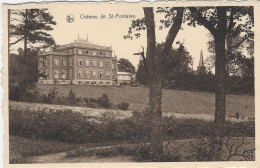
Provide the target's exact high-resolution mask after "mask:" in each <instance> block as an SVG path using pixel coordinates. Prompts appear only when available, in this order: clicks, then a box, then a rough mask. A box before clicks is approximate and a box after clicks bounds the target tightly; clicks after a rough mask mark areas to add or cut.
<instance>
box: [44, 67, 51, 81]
mask: <svg viewBox="0 0 260 168" xmlns="http://www.w3.org/2000/svg"><path fill="white" fill-rule="evenodd" d="M49 73H50V71H49V69H46V71H45V75H46V78H47V79H49Z"/></svg>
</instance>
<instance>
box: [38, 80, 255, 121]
mask: <svg viewBox="0 0 260 168" xmlns="http://www.w3.org/2000/svg"><path fill="white" fill-rule="evenodd" d="M37 86H38V87H39V89H40V92H41V93H44V94H47V93H48V92H49V90H50V89H52V88H54V87H57V88H58V91H59V94H61V95H63V96H67V95H68V93H69V91H70V89H72V90H73V91H74V92H76V96H78V97H88V98H91V97H92V98H97V97H100V96H101V95H102V94H107V95H108V97H109V99H110V101H111V102H112V103H115V104H117V103H120V102H122V101H125V102H128V103H129V104H130V105H129V109H130V110H142V109H144V108H145V107H147V103H148V88H146V87H130V86H122V87H107V86H106V87H105V86H86V85H41V84H38V85H37ZM162 111H163V112H167V113H184V114H185V113H189V114H211V115H214V111H215V94H214V93H208V92H195V91H180V90H168V89H164V90H163V97H162ZM236 113H239V115H240V116H247V117H254V116H255V97H254V96H251V95H227V115H235V114H236Z"/></svg>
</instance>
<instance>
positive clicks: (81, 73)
mask: <svg viewBox="0 0 260 168" xmlns="http://www.w3.org/2000/svg"><path fill="white" fill-rule="evenodd" d="M78 77H79V78H83V72H82V70H79V71H78Z"/></svg>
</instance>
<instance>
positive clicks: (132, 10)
mask: <svg viewBox="0 0 260 168" xmlns="http://www.w3.org/2000/svg"><path fill="white" fill-rule="evenodd" d="M155 10H156V9H155ZM49 12H50V13H51V15H53V17H54V20H55V21H56V22H57V25H54V26H53V29H54V30H53V31H50V32H49V33H50V34H51V35H52V36H53V38H54V40H55V41H56V43H57V44H58V45H63V44H68V43H71V42H74V40H76V39H77V38H78V35H79V37H80V38H87V36H88V40H89V41H90V42H92V43H95V44H98V45H104V46H110V45H112V49H113V50H114V51H115V53H116V55H117V57H118V58H127V59H129V60H130V61H131V62H132V63H133V65H134V66H136V67H137V65H138V62H139V60H140V57H139V56H134V55H133V53H135V52H137V51H141V46H144V47H145V48H146V32H145V31H143V32H142V34H141V38H139V39H136V38H134V39H133V40H129V39H127V40H126V39H124V38H123V36H124V35H126V34H127V32H128V29H129V26H130V25H131V20H132V19H130V18H124V19H122V18H114V19H108V18H106V19H101V18H100V16H101V15H102V14H104V15H106V16H107V17H108V15H109V14H113V15H116V14H121V15H122V14H131V15H135V17H136V18H143V17H144V14H143V9H142V8H141V7H138V8H136V7H135V6H134V5H131V6H130V5H120V6H116V5H111V6H109V8H104V6H103V7H102V6H95V7H93V6H92V5H91V4H88V5H86V4H85V5H83V6H82V4H81V5H80V4H75V5H72V4H70V5H69V6H68V8H64V6H63V7H61V6H55V7H54V8H51V6H50V8H49ZM69 14H71V15H73V16H74V17H75V20H74V22H73V23H68V22H67V21H66V16H67V15H69ZM82 14H84V15H85V16H87V15H91V16H98V19H81V18H80V17H81V15H82ZM161 16H162V15H161V14H157V13H156V12H155V21H156V26H157V27H156V40H157V42H163V41H165V37H166V35H167V32H168V29H164V30H159V29H158V26H159V25H160V23H159V20H160V19H159V18H160V17H161ZM182 28H183V30H180V31H179V33H178V35H177V38H176V40H175V42H176V41H181V42H184V45H185V47H186V48H187V50H188V52H190V55H191V56H192V58H193V67H194V69H196V67H197V66H198V64H199V56H200V50H202V51H203V54H204V60H205V59H206V58H207V57H208V56H209V53H208V50H207V45H206V43H207V41H208V37H207V34H208V33H209V32H208V30H206V29H205V28H204V27H203V26H197V27H196V28H194V27H190V26H188V25H187V24H186V23H184V24H182ZM175 42H174V45H176V44H175ZM174 45H173V46H174Z"/></svg>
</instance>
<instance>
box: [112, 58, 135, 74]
mask: <svg viewBox="0 0 260 168" xmlns="http://www.w3.org/2000/svg"><path fill="white" fill-rule="evenodd" d="M117 62H118V70H119V71H121V72H130V73H132V74H135V73H136V72H135V67H134V66H133V64H132V63H131V62H130V61H129V60H128V59H124V58H120V59H119V60H118V61H117Z"/></svg>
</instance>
